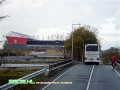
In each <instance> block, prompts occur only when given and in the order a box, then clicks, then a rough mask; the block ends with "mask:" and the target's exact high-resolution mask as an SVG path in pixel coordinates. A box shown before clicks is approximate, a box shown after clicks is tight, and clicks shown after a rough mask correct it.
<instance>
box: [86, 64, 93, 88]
mask: <svg viewBox="0 0 120 90" xmlns="http://www.w3.org/2000/svg"><path fill="white" fill-rule="evenodd" d="M93 70H94V65H93V67H92V71H91V74H90V78H89V81H88V85H87V88H86V90H88V89H89V86H90V81H91V78H92V74H93Z"/></svg>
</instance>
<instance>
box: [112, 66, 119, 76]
mask: <svg viewBox="0 0 120 90" xmlns="http://www.w3.org/2000/svg"><path fill="white" fill-rule="evenodd" d="M111 67H112V66H111ZM112 68H113V67H112ZM114 70H115V69H114ZM115 72H116V73H117V74H118V76H120V74H119V73H118V72H117V70H115Z"/></svg>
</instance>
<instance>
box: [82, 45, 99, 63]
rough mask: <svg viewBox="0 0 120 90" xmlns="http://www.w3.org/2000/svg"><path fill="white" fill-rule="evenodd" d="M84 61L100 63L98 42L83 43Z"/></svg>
mask: <svg viewBox="0 0 120 90" xmlns="http://www.w3.org/2000/svg"><path fill="white" fill-rule="evenodd" d="M84 62H85V63H86V64H87V63H96V64H98V65H99V64H100V47H99V44H85V55H84Z"/></svg>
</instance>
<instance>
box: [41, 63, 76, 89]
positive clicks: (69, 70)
mask: <svg viewBox="0 0 120 90" xmlns="http://www.w3.org/2000/svg"><path fill="white" fill-rule="evenodd" d="M76 66H77V65H76ZM76 66H74V67H72V68H71V69H69V70H67V71H66V72H64V73H63V74H61V75H60V76H59V77H57V78H56V79H55V80H53V81H52V82H54V81H56V80H57V79H59V78H60V77H62V76H63V75H65V74H66V73H67V72H69V71H70V70H72V69H73V68H75V67H76ZM50 85H51V84H48V85H47V86H45V87H44V88H43V89H42V90H45V89H46V88H47V87H48V86H50Z"/></svg>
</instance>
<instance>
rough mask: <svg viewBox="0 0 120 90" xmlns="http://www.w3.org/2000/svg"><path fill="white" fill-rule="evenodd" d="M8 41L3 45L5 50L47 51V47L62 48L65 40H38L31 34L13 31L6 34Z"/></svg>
mask: <svg viewBox="0 0 120 90" xmlns="http://www.w3.org/2000/svg"><path fill="white" fill-rule="evenodd" d="M4 37H6V41H5V43H4V45H3V49H4V50H13V51H17V50H18V49H20V50H22V51H28V50H31V51H33V50H35V49H37V51H40V52H41V51H45V50H46V49H56V50H60V49H63V47H64V42H65V41H64V40H37V39H35V38H33V37H31V36H30V35H26V34H22V33H18V32H14V31H11V32H9V33H7V34H5V35H4Z"/></svg>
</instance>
